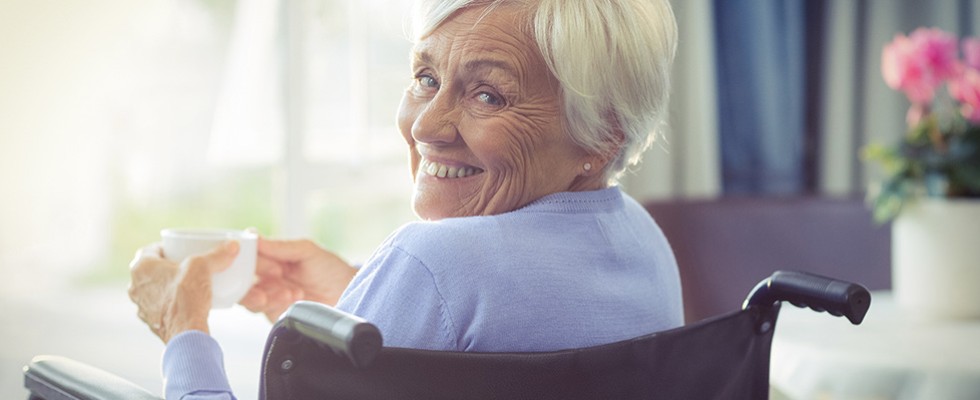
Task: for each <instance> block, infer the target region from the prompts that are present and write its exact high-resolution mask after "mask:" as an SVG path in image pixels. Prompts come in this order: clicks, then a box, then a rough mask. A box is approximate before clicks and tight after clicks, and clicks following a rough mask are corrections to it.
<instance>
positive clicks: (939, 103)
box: [863, 28, 980, 318]
mask: <svg viewBox="0 0 980 400" xmlns="http://www.w3.org/2000/svg"><path fill="white" fill-rule="evenodd" d="M961 49H962V57H960V54H961V53H960V50H961ZM882 74H883V76H884V79H885V82H886V83H887V84H888V86H890V87H891V88H893V89H896V90H899V91H902V92H903V93H904V94H905V95H906V96H907V97H908V99H909V101H910V102H911V106H910V107H909V110H908V114H907V116H906V120H907V122H908V125H909V130H908V132H907V133H906V135H905V136H904V137H903V138H902V139H901V140H900V141H899V143H898V145H897V146H883V145H871V146H868V147H867V148H866V149H865V150H864V154H863V157H864V159H866V160H868V161H872V162H876V163H877V164H879V165H880V166H881V167H883V168H882V169H883V170H884V172H885V174H886V177H885V179H884V181H883V183H881V184H880V185H879V186H878V187H877V188H876V189H875V190H871V191H869V193H870V194H871V201H872V205H873V208H874V215H875V219H876V220H878V221H879V222H884V221H890V220H894V222H893V224H892V264H893V265H892V283H893V290H894V293H895V297H896V301H897V302H898V303H899V305H900V306H903V307H906V308H908V309H910V310H913V311H918V312H921V313H923V314H928V315H933V316H944V317H971V318H976V317H980V201H978V199H980V38H966V39H964V40H962V41H960V40H958V38H957V37H956V36H954V35H952V34H950V33H947V32H944V31H942V30H939V29H935V28H931V29H927V28H919V29H917V30H915V31H913V32H912V33H911V34H910V35H908V36H905V35H902V34H899V35H896V36H895V38H894V40H892V41H891V42H890V43H889V44H888V45H886V46H885V48H884V50H883V51H882Z"/></svg>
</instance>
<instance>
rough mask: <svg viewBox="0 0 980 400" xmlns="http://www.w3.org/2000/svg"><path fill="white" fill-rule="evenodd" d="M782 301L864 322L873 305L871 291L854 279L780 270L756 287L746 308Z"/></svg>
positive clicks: (746, 301)
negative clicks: (844, 279)
mask: <svg viewBox="0 0 980 400" xmlns="http://www.w3.org/2000/svg"><path fill="white" fill-rule="evenodd" d="M779 301H788V302H790V303H792V304H793V305H795V306H797V307H809V308H811V309H813V310H815V311H826V312H827V313H829V314H831V315H834V316H838V317H840V316H844V317H847V319H848V320H849V321H851V323H852V324H854V325H860V324H861V322H862V321H864V316H865V314H867V312H868V308H869V307H870V306H871V293H870V292H868V289H867V288H865V287H864V286H861V285H859V284H856V283H852V282H847V281H841V280H836V279H831V278H827V277H823V276H820V275H815V274H810V273H806V272H798V271H776V272H775V273H773V274H772V276H770V277H769V278H766V279H765V280H763V281H762V282H759V284H758V285H756V287H755V288H754V289H752V292H751V293H750V294H749V296H748V298H746V299H745V303H743V305H742V308H743V309H745V308H748V307H749V306H763V307H766V306H771V305H773V304H775V303H776V302H779Z"/></svg>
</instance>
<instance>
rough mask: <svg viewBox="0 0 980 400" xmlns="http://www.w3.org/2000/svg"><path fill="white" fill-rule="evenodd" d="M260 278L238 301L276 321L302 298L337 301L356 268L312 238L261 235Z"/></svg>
mask: <svg viewBox="0 0 980 400" xmlns="http://www.w3.org/2000/svg"><path fill="white" fill-rule="evenodd" d="M258 250H259V257H258V263H257V265H256V274H257V275H258V281H257V282H256V283H255V285H253V286H252V289H251V290H249V292H248V294H246V295H245V298H243V299H242V300H241V301H240V302H239V303H240V304H241V305H243V306H245V308H247V309H249V310H251V311H253V312H260V313H264V314H265V316H266V317H267V318H269V321H273V322H274V321H276V320H277V319H278V318H279V316H280V315H282V313H283V312H285V311H286V309H287V308H289V306H290V305H292V304H293V303H295V302H297V301H300V300H310V301H316V302H320V303H324V304H328V305H335V304H337V300H338V299H340V295H341V294H342V293H343V292H344V289H346V288H347V284H349V283H350V281H351V279H353V278H354V274H355V273H356V272H357V270H356V269H354V268H353V267H351V266H350V264H347V262H345V261H344V260H342V259H340V257H337V255H335V254H333V253H331V252H328V251H326V250H324V249H322V248H320V246H317V245H316V243H313V242H312V241H309V240H271V239H266V238H262V237H260V238H259V246H258Z"/></svg>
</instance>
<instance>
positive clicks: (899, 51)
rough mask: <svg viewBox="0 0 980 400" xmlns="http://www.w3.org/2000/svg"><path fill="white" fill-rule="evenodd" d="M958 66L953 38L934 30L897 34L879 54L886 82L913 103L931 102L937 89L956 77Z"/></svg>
mask: <svg viewBox="0 0 980 400" xmlns="http://www.w3.org/2000/svg"><path fill="white" fill-rule="evenodd" d="M960 67H961V65H960V63H959V61H958V60H957V40H956V37H955V36H953V35H951V34H949V33H946V32H943V31H942V30H939V29H935V28H932V29H926V28H919V29H916V30H915V31H913V32H912V34H911V35H909V36H908V37H905V36H904V35H896V36H895V39H894V40H892V42H891V43H889V44H888V45H886V46H885V48H884V50H883V51H882V54H881V72H882V75H883V76H884V78H885V83H887V84H888V86H890V87H891V88H893V89H896V90H901V91H903V92H905V95H906V96H908V98H909V100H910V101H911V102H912V103H913V104H925V103H929V102H931V101H932V99H933V97H934V96H935V93H936V88H938V87H939V86H941V85H942V84H943V82H944V81H945V80H946V79H950V78H953V77H955V76H957V75H958V71H959V70H960Z"/></svg>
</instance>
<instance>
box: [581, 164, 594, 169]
mask: <svg viewBox="0 0 980 400" xmlns="http://www.w3.org/2000/svg"><path fill="white" fill-rule="evenodd" d="M582 168H584V169H585V170H586V171H591V170H592V163H585V165H583V166H582Z"/></svg>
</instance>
